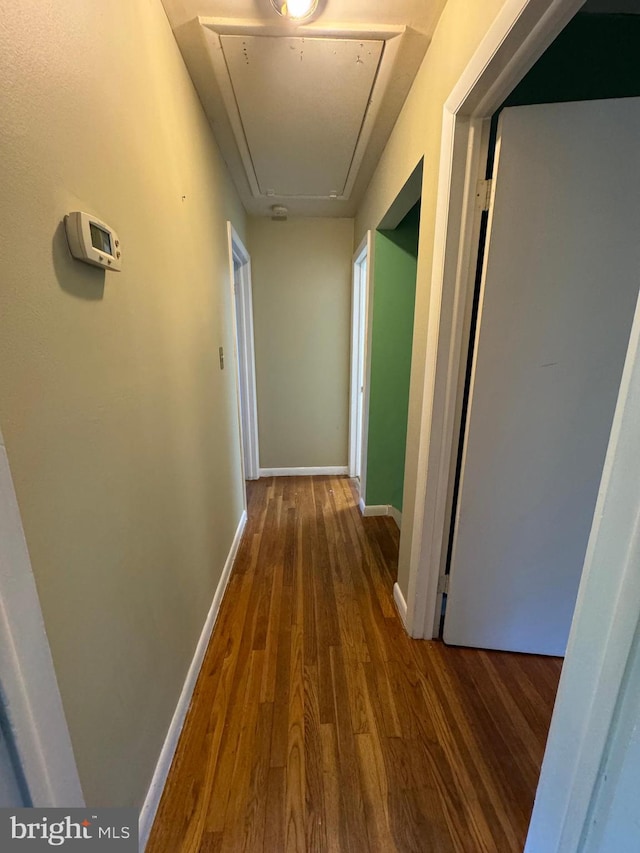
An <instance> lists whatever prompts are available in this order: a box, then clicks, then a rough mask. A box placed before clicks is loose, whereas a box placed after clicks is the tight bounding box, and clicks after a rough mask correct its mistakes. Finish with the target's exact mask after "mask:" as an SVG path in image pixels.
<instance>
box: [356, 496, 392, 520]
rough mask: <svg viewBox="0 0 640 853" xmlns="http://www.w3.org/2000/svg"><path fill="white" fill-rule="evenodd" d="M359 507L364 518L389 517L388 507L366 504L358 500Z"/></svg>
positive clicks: (385, 505)
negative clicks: (374, 516)
mask: <svg viewBox="0 0 640 853" xmlns="http://www.w3.org/2000/svg"><path fill="white" fill-rule="evenodd" d="M359 506H360V512H361V513H362V515H363V516H364V517H365V518H370V517H371V516H373V515H389V506H388V505H387V504H366V503H365V502H364V501H363V500H362V498H360V502H359Z"/></svg>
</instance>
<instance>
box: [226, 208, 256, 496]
mask: <svg viewBox="0 0 640 853" xmlns="http://www.w3.org/2000/svg"><path fill="white" fill-rule="evenodd" d="M227 233H228V238H229V275H230V279H231V312H232V318H233V340H234V353H235V360H236V367H237V370H236V392H237V397H238V420H239V423H240V448H241V451H242V453H241V456H242V468H243V477H244V479H246V480H257V479H258V477H259V476H260V451H259V445H258V395H257V391H256V355H255V344H254V338H253V296H252V290H251V257H250V256H249V252H247V250H246V248H245V247H244V244H243V242H242V240H241V239H240V237H239V236H238V234H237V232H236V230H235V228H234V227H233V225H232V224H231V222H227ZM235 264H239V267H240V268H239V273H240V275H239V288H238V293H237V298H236V289H235V279H236V275H235ZM241 392H242V396H243V398H244V400H245V401H246V411H243V407H242V405H241ZM245 509H246V507H245Z"/></svg>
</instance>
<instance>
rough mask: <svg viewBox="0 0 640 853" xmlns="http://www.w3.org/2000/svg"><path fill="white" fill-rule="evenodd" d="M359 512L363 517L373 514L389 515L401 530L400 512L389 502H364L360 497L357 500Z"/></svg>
mask: <svg viewBox="0 0 640 853" xmlns="http://www.w3.org/2000/svg"><path fill="white" fill-rule="evenodd" d="M358 505H359V507H360V512H361V513H362V515H363V516H364V517H365V518H369V517H370V516H373V515H390V516H391V518H392V519H393V520H394V521H395V523H396V524H397V525H398V529H399V530H402V513H401V512H400V510H399V509H396V508H395V507H394V506H390V505H389V504H368V505H367V504H366V503H365V502H364V500H363V499H362V498H360V501H359V504H358Z"/></svg>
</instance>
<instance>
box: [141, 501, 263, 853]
mask: <svg viewBox="0 0 640 853" xmlns="http://www.w3.org/2000/svg"><path fill="white" fill-rule="evenodd" d="M246 523H247V513H246V511H243V512H242V515H241V516H240V521H239V523H238V528H237V530H236V533H235V536H234V537H233V542H232V543H231V548H230V550H229V554H228V556H227V559H226V561H225V564H224V568H223V570H222V575H221V577H220V581H219V583H218V587H217V589H216V591H215V595H214V596H213V601H212V602H211V607H210V608H209V613H208V614H207V618H206V621H205V623H204V627H203V628H202V633H201V634H200V639H199V640H198V645H197V646H196V650H195V653H194V655H193V659H192V661H191V665H190V666H189V671H188V672H187V677H186V678H185V681H184V685H183V687H182V692H181V694H180V698H179V699H178V704H177V705H176V710H175V711H174V714H173V718H172V720H171V723H170V725H169V730H168V732H167V736H166V738H165V741H164V744H163V745H162V749H161V751H160V757H159V758H158V763H157V764H156V769H155V771H154V773H153V778H152V779H151V784H150V785H149V790H148V791H147V796H146V797H145V801H144V803H143V806H142V809H141V810H140V819H139V822H138V832H139V838H140V841H139V849H140V851H141V853H143V851H144V849H145V847H146V845H147V841H148V840H149V835H150V834H151V828H152V826H153V821H154V819H155V816H156V812H157V810H158V806H159V804H160V799H161V797H162V792H163V791H164V786H165V783H166V781H167V776H168V775H169V770H170V769H171V763H172V761H173V756H174V754H175V751H176V748H177V746H178V741H179V740H180V735H181V733H182V727H183V725H184V721H185V717H186V715H187V711H188V710H189V705H190V703H191V697H192V696H193V691H194V689H195V686H196V682H197V680H198V675H199V674H200V668H201V666H202V661H203V660H204V656H205V653H206V651H207V647H208V645H209V640H210V639H211V634H212V632H213V628H214V626H215V623H216V619H217V616H218V612H219V610H220V604H221V603H222V597H223V595H224V591H225V589H226V588H227V584H228V582H229V577H230V575H231V569H232V568H233V564H234V562H235V559H236V556H237V554H238V549H239V547H240V542H241V540H242V534H243V531H244V528H245V525H246Z"/></svg>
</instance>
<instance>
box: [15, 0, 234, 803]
mask: <svg viewBox="0 0 640 853" xmlns="http://www.w3.org/2000/svg"><path fill="white" fill-rule="evenodd" d="M1 7H2V27H0V69H1V75H0V76H1V79H2V87H0V116H1V120H0V151H1V153H2V156H1V157H0V186H1V187H2V196H1V205H0V252H1V255H2V257H1V270H2V274H1V286H0V423H1V425H2V430H3V432H4V436H5V439H6V444H7V449H8V453H9V459H10V463H11V466H12V471H13V474H14V478H15V485H16V491H17V494H18V499H19V503H20V508H21V511H22V516H23V521H24V526H25V531H26V536H27V542H28V546H29V551H30V554H31V559H32V562H33V567H34V573H35V576H36V581H37V585H38V590H39V594H40V597H41V601H42V608H43V612H44V618H45V623H46V628H47V631H48V635H49V639H50V643H51V648H52V652H53V658H54V663H55V668H56V671H57V675H58V679H59V682H60V688H61V692H62V697H63V701H64V706H65V710H66V714H67V717H68V721H69V726H70V730H71V736H72V741H73V745H74V749H75V753H76V757H77V761H78V765H79V770H80V776H81V780H82V783H83V787H84V790H85V795H86V798H87V801H88V803H89V804H93V805H103V806H114V805H125V804H136V805H139V804H140V803H141V802H142V800H143V798H144V796H145V793H146V789H147V786H148V783H149V781H150V778H151V774H152V771H153V768H154V766H155V762H156V760H157V758H158V754H159V750H160V748H161V745H162V742H163V740H164V737H165V734H166V731H167V728H168V725H169V722H170V719H171V716H172V713H173V711H174V709H175V707H176V702H177V700H178V696H179V694H180V690H181V687H182V684H183V682H184V678H185V675H186V673H187V669H188V666H189V663H190V661H191V658H192V655H193V652H194V649H195V646H196V642H197V639H198V636H199V634H200V631H201V628H202V626H203V623H204V620H205V617H206V614H207V611H208V609H209V606H210V604H211V600H212V596H213V594H214V591H215V589H216V586H217V583H218V580H219V577H220V573H221V569H222V567H223V565H224V561H225V558H226V556H227V554H228V551H229V547H230V545H231V542H232V538H233V535H234V532H235V530H236V527H237V524H238V521H239V518H240V515H241V512H242V507H243V498H242V488H243V484H242V482H241V476H240V457H239V447H238V424H237V409H236V401H235V381H234V368H233V363H232V361H231V360H230V358H229V359H228V361H227V369H226V370H225V371H224V372H221V371H220V369H219V367H218V355H217V348H218V346H219V345H224V346H225V349H226V351H227V353H228V354H229V356H230V354H231V353H232V351H233V345H232V338H231V336H230V331H229V330H230V319H229V317H230V313H229V312H230V304H229V280H228V278H229V277H228V260H227V242H226V240H227V237H226V219H227V218H231V219H232V220H233V222H234V225H235V227H236V229H238V230H239V232H240V233H241V234H243V233H244V213H243V210H242V208H241V206H240V203H239V201H238V199H237V197H236V194H235V191H234V190H233V188H232V186H231V184H230V181H229V178H228V176H227V173H226V170H225V167H224V164H223V162H222V160H221V158H220V156H219V154H218V151H217V148H216V146H215V144H214V142H213V137H212V135H211V133H210V130H209V127H208V124H207V122H206V120H205V118H204V115H203V113H202V109H201V107H200V103H199V101H198V98H197V96H196V94H195V92H194V90H193V87H192V84H191V82H190V79H189V77H188V75H187V72H186V70H185V68H184V65H183V63H182V60H181V58H180V55H179V52H178V49H177V47H176V44H175V42H174V39H173V36H172V34H171V31H170V29H169V25H168V23H167V20H166V17H165V14H164V11H163V9H162V6H161V4H160V2H159V0H112V2H109V3H108V4H103V3H102V4H101V3H95V2H86V0H20V2H19V3H10V2H3V3H2V4H1ZM74 209H84V210H88V211H90V212H93V213H95V214H96V215H97V216H99V217H101V218H102V219H105V220H106V221H107V222H109V223H110V224H112V225H113V226H114V227H115V228H116V230H117V231H118V233H119V236H120V238H121V241H122V246H123V253H124V256H123V271H122V272H121V273H119V274H118V273H111V274H107V275H106V276H105V274H104V273H103V272H102V271H101V270H95V269H93V268H91V267H88V266H87V265H85V264H81V263H79V262H77V261H74V260H72V259H71V258H70V255H69V252H68V249H67V246H66V242H65V237H64V233H63V230H62V227H61V221H62V218H63V216H64V214H65V213H66V212H68V211H70V210H74Z"/></svg>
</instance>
